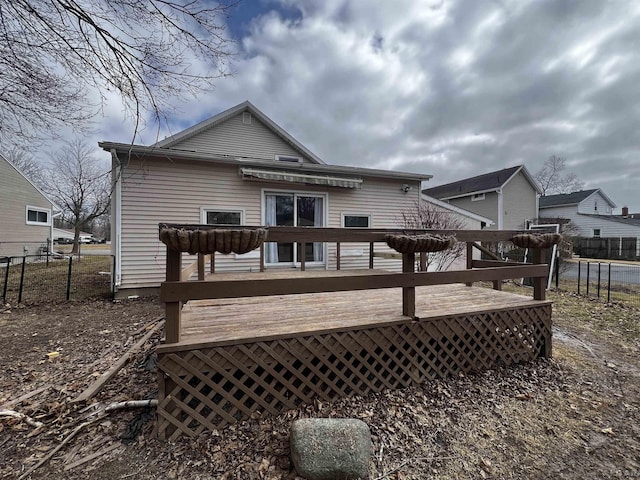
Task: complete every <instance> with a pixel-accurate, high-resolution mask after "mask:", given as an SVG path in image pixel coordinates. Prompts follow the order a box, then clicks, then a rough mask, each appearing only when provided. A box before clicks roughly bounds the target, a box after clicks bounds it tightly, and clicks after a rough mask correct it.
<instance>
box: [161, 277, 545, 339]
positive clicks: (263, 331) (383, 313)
mask: <svg viewBox="0 0 640 480" xmlns="http://www.w3.org/2000/svg"><path fill="white" fill-rule="evenodd" d="M360 272H363V273H364V272H366V273H369V272H370V271H369V270H363V271H360ZM285 273H286V274H287V275H291V273H290V272H285ZM285 273H282V274H280V275H282V276H284V275H285ZM303 273H304V275H308V276H309V275H314V274H315V273H314V272H303ZM322 273H324V274H326V273H327V272H322ZM363 273H360V274H363ZM278 274H279V272H277V273H276V275H278ZM341 274H342V275H344V274H345V272H344V271H342V272H341ZM353 274H355V275H357V274H358V272H356V273H353ZM228 275H229V274H224V275H216V276H217V277H222V276H224V277H227V278H229V277H228ZM244 275H247V274H244ZM251 275H254V276H256V275H267V274H255V273H253V274H251ZM269 275H271V276H273V274H272V273H271V274H269ZM234 276H237V277H240V276H241V274H236V275H234ZM254 278H257V277H254ZM546 303H550V302H548V301H536V300H533V299H532V298H530V297H525V296H522V295H517V294H513V293H508V292H504V291H495V290H491V289H488V288H483V287H467V286H465V285H463V284H454V285H437V286H429V287H417V288H416V317H417V318H418V319H419V320H422V321H425V320H428V319H430V318H431V319H433V318H440V317H443V316H449V315H461V314H467V313H474V312H481V311H485V310H486V311H490V310H491V311H494V310H500V309H506V308H520V307H528V306H535V305H540V304H546ZM406 319H407V317H405V316H403V315H402V289H401V288H389V289H378V290H362V291H347V292H330V293H311V294H302V295H283V296H271V297H249V298H236V299H220V300H198V301H190V302H188V303H187V304H186V305H185V306H184V308H183V312H182V330H181V341H180V342H179V343H178V344H171V347H173V348H176V347H178V348H180V347H181V348H186V347H187V346H190V345H201V344H204V343H206V344H209V345H215V344H219V343H220V344H221V343H229V342H238V341H247V342H251V341H256V340H259V339H263V338H274V337H278V336H291V335H295V336H299V335H301V334H310V333H317V332H328V331H333V330H338V329H340V330H345V329H346V330H349V329H357V328H361V327H365V326H381V325H385V324H390V323H395V322H402V321H406ZM167 347H168V346H167ZM160 348H161V349H162V347H160Z"/></svg>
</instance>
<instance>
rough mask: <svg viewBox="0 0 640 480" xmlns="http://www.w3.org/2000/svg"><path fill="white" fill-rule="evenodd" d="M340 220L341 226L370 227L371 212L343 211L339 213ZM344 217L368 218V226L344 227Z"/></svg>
mask: <svg viewBox="0 0 640 480" xmlns="http://www.w3.org/2000/svg"><path fill="white" fill-rule="evenodd" d="M340 217H341V220H340V226H341V227H342V228H371V218H372V217H371V214H370V213H352V212H343V213H341V214H340ZM345 217H367V218H368V219H369V226H368V227H345V226H344V219H345Z"/></svg>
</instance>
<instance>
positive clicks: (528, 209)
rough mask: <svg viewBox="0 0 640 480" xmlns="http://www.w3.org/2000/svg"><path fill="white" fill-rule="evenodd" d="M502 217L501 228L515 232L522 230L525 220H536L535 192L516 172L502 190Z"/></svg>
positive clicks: (520, 173)
mask: <svg viewBox="0 0 640 480" xmlns="http://www.w3.org/2000/svg"><path fill="white" fill-rule="evenodd" d="M502 192H503V198H504V201H503V207H504V216H503V217H502V221H503V224H502V228H503V229H504V230H516V229H519V228H524V226H525V220H534V219H536V218H538V212H537V211H536V195H537V193H536V191H535V189H534V188H533V187H532V186H531V183H529V181H528V180H527V178H526V177H525V176H524V174H523V173H522V171H520V172H518V173H517V174H516V175H515V176H514V177H513V178H512V179H511V180H509V182H507V184H506V185H504V187H503V189H502Z"/></svg>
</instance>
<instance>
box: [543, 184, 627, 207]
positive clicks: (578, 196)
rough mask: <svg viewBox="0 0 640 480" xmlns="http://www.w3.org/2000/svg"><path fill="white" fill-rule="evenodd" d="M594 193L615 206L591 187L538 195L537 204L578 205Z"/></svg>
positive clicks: (601, 192) (552, 205)
mask: <svg viewBox="0 0 640 480" xmlns="http://www.w3.org/2000/svg"><path fill="white" fill-rule="evenodd" d="M595 193H599V194H600V196H601V197H602V198H604V199H605V201H606V202H608V203H609V205H611V207H612V208H615V206H616V204H615V203H613V202H612V201H611V199H610V198H609V197H607V196H606V195H605V194H604V192H603V191H602V190H600V189H599V188H592V189H591V190H580V191H577V192H572V193H559V194H557V195H545V196H543V197H540V204H539V205H540V208H549V207H564V206H570V205H578V204H579V203H580V202H583V201H584V200H586V199H587V198H589V197H590V196H591V195H594V194H595Z"/></svg>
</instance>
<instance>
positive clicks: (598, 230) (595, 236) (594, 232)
mask: <svg viewBox="0 0 640 480" xmlns="http://www.w3.org/2000/svg"><path fill="white" fill-rule="evenodd" d="M596 231H597V232H598V234H597V235H596ZM593 238H602V229H601V228H594V229H593Z"/></svg>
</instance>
